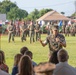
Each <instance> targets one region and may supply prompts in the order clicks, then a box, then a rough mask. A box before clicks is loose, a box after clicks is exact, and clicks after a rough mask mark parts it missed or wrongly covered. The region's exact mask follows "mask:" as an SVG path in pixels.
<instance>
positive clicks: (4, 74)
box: [0, 70, 10, 75]
mask: <svg viewBox="0 0 76 75" xmlns="http://www.w3.org/2000/svg"><path fill="white" fill-rule="evenodd" d="M0 75H10V74H8V73H6V72H4V71H2V70H0Z"/></svg>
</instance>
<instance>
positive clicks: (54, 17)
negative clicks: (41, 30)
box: [36, 11, 70, 24]
mask: <svg viewBox="0 0 76 75" xmlns="http://www.w3.org/2000/svg"><path fill="white" fill-rule="evenodd" d="M61 20H62V21H63V24H66V23H67V22H68V21H69V20H70V18H68V17H66V16H64V15H63V14H61V13H58V12H57V11H50V12H48V13H46V14H44V15H43V16H41V17H40V18H39V19H37V20H36V21H38V22H40V21H42V23H43V24H47V22H55V23H59V21H61Z"/></svg>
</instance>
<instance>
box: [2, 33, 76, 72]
mask: <svg viewBox="0 0 76 75" xmlns="http://www.w3.org/2000/svg"><path fill="white" fill-rule="evenodd" d="M45 38H46V34H45V35H42V40H45ZM7 40H8V36H1V50H3V51H4V52H5V56H6V64H7V65H8V66H9V70H10V73H11V70H12V67H13V59H14V55H15V54H17V53H19V51H20V48H21V47H23V46H27V47H28V48H29V50H31V51H32V52H33V60H34V61H35V62H37V63H39V62H44V61H48V52H49V49H48V46H46V47H42V46H41V44H40V43H39V42H35V43H32V44H30V42H29V37H28V38H27V41H24V42H21V40H20V37H15V43H13V42H10V43H8V41H7ZM66 42H67V47H66V50H67V51H68V53H69V64H70V65H72V66H74V67H75V66H76V65H75V64H76V37H71V36H70V37H66Z"/></svg>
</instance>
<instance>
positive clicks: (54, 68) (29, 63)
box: [0, 22, 76, 75]
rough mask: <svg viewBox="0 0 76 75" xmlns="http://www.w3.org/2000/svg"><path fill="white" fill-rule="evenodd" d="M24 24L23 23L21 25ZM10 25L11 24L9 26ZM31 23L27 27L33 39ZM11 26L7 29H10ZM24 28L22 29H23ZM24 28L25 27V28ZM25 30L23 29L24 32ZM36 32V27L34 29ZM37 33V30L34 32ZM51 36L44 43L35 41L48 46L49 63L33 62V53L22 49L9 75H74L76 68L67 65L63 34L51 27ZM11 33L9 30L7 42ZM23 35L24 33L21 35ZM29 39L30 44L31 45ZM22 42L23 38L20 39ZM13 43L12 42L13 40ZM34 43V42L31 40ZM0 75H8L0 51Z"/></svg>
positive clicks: (55, 26) (7, 68)
mask: <svg viewBox="0 0 76 75" xmlns="http://www.w3.org/2000/svg"><path fill="white" fill-rule="evenodd" d="M23 24H24V23H23ZM11 25H12V24H11ZM32 25H33V24H32V22H31V24H30V26H29V29H30V36H31V37H32V38H33V35H32V34H33V30H31V28H32V29H33V28H34V26H32ZM11 28H12V26H11V27H10V26H9V27H8V29H11ZM23 28H24V27H23ZM25 28H26V26H25ZM25 30H26V29H24V31H25ZM35 30H36V27H35ZM24 31H23V32H24ZM36 31H37V30H36ZM51 32H52V33H51V34H49V35H48V36H47V37H46V39H45V40H44V41H42V40H41V38H39V37H38V38H37V40H38V41H39V42H40V43H41V45H42V46H46V45H47V44H48V45H49V61H48V60H47V62H43V61H42V62H40V63H38V64H37V63H36V62H35V61H33V60H32V59H33V53H32V51H31V50H29V48H28V47H22V48H21V49H20V53H18V54H16V55H15V57H14V63H13V64H14V65H13V68H12V73H11V75H76V68H74V67H72V66H71V65H69V64H68V59H69V55H68V52H67V50H65V49H64V47H66V46H67V45H66V40H65V37H64V35H63V34H61V33H59V26H58V25H53V27H52V29H51ZM11 34H12V32H11V30H9V42H10V36H11ZM22 35H24V33H22ZM31 37H30V43H31ZM21 40H22V42H23V41H24V40H26V38H25V39H23V36H22V37H21ZM32 40H33V39H32ZM13 41H14V40H13ZM33 42H34V40H33ZM0 71H1V72H0V73H1V74H0V75H9V67H8V66H7V65H6V64H5V55H4V52H3V51H1V50H0Z"/></svg>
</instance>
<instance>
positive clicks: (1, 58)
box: [0, 50, 9, 73]
mask: <svg viewBox="0 0 76 75" xmlns="http://www.w3.org/2000/svg"><path fill="white" fill-rule="evenodd" d="M0 69H1V70H3V71H5V72H7V73H8V71H9V68H8V66H7V65H6V64H5V55H4V52H3V51H2V50H0Z"/></svg>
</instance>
